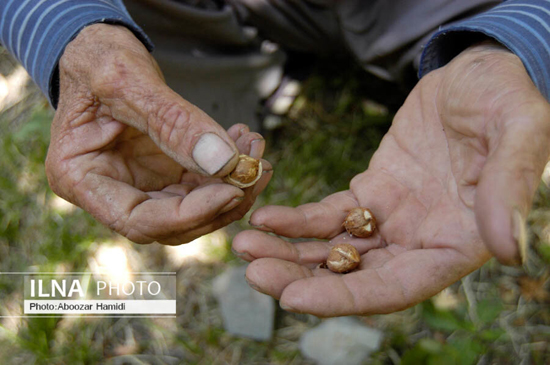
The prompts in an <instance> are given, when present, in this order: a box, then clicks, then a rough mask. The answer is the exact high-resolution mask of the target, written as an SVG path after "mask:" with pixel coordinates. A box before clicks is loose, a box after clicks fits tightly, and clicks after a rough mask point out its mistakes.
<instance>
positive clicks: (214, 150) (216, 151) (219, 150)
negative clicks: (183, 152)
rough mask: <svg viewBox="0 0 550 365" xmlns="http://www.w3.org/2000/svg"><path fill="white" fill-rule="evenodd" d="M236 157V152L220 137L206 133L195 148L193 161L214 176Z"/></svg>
mask: <svg viewBox="0 0 550 365" xmlns="http://www.w3.org/2000/svg"><path fill="white" fill-rule="evenodd" d="M233 156H235V151H233V150H232V149H231V147H230V146H229V145H228V144H227V143H226V142H225V141H224V140H223V139H221V138H220V137H219V136H218V135H216V134H214V133H205V134H203V135H202V136H201V138H200V139H199V141H198V142H197V144H195V147H194V148H193V160H195V162H196V163H197V165H199V166H200V168H201V169H203V170H204V171H205V172H206V173H207V174H209V175H214V174H215V173H217V172H218V171H220V170H221V169H222V168H223V167H224V166H225V165H227V163H228V162H229V161H231V159H232V158H233Z"/></svg>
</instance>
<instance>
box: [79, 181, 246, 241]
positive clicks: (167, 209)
mask: <svg viewBox="0 0 550 365" xmlns="http://www.w3.org/2000/svg"><path fill="white" fill-rule="evenodd" d="M182 189H183V190H185V188H182ZM170 190H171V192H174V191H176V189H170ZM75 196H76V200H77V201H76V203H77V204H78V205H79V206H81V207H82V208H83V209H85V210H87V211H88V212H90V213H91V214H92V215H93V216H94V217H96V218H97V219H98V220H99V221H101V222H102V223H103V224H105V225H107V226H109V227H110V228H111V229H113V230H115V231H116V232H118V233H120V234H122V235H124V236H126V237H127V238H128V239H130V240H132V241H134V242H136V243H150V242H153V241H158V240H163V239H167V238H168V237H172V236H177V235H179V234H181V233H182V232H187V231H190V230H192V229H194V228H196V227H200V226H202V225H205V224H207V223H208V222H211V221H212V220H213V219H214V218H215V217H216V216H217V215H218V214H219V212H220V211H222V210H223V209H224V208H225V207H226V206H227V205H230V206H231V205H233V206H234V205H238V204H240V199H242V198H243V196H244V193H243V191H242V190H240V189H238V188H236V187H234V186H231V185H228V184H221V183H220V184H212V185H207V186H204V187H201V188H198V189H194V190H192V191H191V192H189V193H188V194H186V195H185V196H182V195H178V194H174V196H171V197H165V196H163V197H161V198H160V199H154V198H151V196H150V195H149V194H147V193H144V192H142V191H140V190H138V189H135V188H133V187H131V186H130V185H127V184H125V183H123V182H120V181H116V180H114V179H112V178H110V177H106V176H102V175H96V174H92V173H89V174H88V175H86V177H85V178H84V180H83V181H82V182H81V183H80V184H78V185H77V186H76V187H75Z"/></svg>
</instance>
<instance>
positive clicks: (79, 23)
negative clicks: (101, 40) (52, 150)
mask: <svg viewBox="0 0 550 365" xmlns="http://www.w3.org/2000/svg"><path fill="white" fill-rule="evenodd" d="M0 10H3V11H2V14H1V15H2V17H1V18H0V19H1V20H0V40H1V42H2V44H3V45H4V46H5V47H6V48H7V49H8V50H9V51H10V53H12V54H13V55H14V56H15V57H16V58H17V59H18V60H19V62H20V63H21V64H22V65H23V67H24V68H25V69H26V70H27V72H28V73H29V74H30V75H31V77H32V78H33V80H34V81H35V82H36V83H37V84H38V86H39V87H40V89H41V90H42V92H43V93H44V94H45V95H46V96H47V97H48V99H49V101H50V103H51V104H52V106H53V107H54V108H55V107H57V102H58V98H59V70H58V63H59V59H60V58H61V56H62V55H63V52H64V50H65V47H66V46H67V44H68V43H69V42H70V41H72V40H73V39H74V38H75V37H76V36H77V34H78V33H79V32H80V31H81V30H82V29H83V28H84V27H86V26H88V25H91V24H96V23H107V24H117V25H123V26H125V27H127V28H128V29H130V30H131V31H132V32H133V33H134V34H135V35H136V37H137V38H138V39H140V40H141V41H142V42H143V44H144V45H145V47H147V49H148V50H149V51H151V50H152V48H153V45H152V43H151V41H150V40H149V38H148V37H147V35H146V34H145V33H144V32H143V31H142V30H141V28H139V27H138V26H137V25H136V24H135V23H134V21H133V20H132V18H131V17H130V15H129V14H128V13H127V11H126V9H125V8H124V6H123V5H122V3H121V2H119V1H118V0H115V1H114V2H113V1H112V0H111V1H109V0H107V1H98V0H68V1H64V2H60V1H58V0H46V1H37V0H31V1H26V2H23V3H20V2H19V1H18V0H15V1H8V2H7V4H4V6H0Z"/></svg>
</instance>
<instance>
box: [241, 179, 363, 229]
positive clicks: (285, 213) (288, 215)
mask: <svg viewBox="0 0 550 365" xmlns="http://www.w3.org/2000/svg"><path fill="white" fill-rule="evenodd" d="M357 206H359V203H358V202H357V200H356V199H355V197H354V195H353V194H352V193H351V192H350V191H349V190H346V191H341V192H339V193H335V194H332V195H329V196H328V197H326V198H325V199H323V200H321V201H320V202H319V203H309V204H304V205H300V206H299V207H296V208H291V207H285V206H276V205H270V206H266V207H263V208H260V209H258V210H256V211H255V212H254V213H252V216H251V217H250V224H251V225H252V226H254V227H255V228H258V229H260V230H263V231H268V232H276V233H277V234H280V235H283V236H286V237H307V238H332V237H334V236H336V235H337V234H338V233H340V232H342V230H343V228H342V222H343V221H344V219H345V217H346V215H347V213H348V212H349V211H350V210H351V209H353V208H355V207H357Z"/></svg>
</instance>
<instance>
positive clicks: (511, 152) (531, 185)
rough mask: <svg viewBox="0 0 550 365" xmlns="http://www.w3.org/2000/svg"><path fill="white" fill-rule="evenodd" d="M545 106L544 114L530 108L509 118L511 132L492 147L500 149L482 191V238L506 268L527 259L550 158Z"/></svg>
mask: <svg viewBox="0 0 550 365" xmlns="http://www.w3.org/2000/svg"><path fill="white" fill-rule="evenodd" d="M543 103H544V104H543V105H544V106H545V107H544V108H542V109H541V108H540V107H537V106H536V105H535V106H533V105H528V106H527V108H521V110H518V112H519V114H512V115H509V116H506V118H507V119H508V121H507V123H503V124H504V125H505V126H506V127H505V128H506V129H505V130H504V131H503V132H502V135H501V136H500V138H498V140H497V138H495V141H490V143H494V144H496V147H495V148H494V150H493V151H492V152H490V154H489V156H488V158H487V161H486V163H485V166H484V167H483V170H482V173H481V176H480V180H479V183H478V187H477V191H476V203H475V214H476V221H477V225H478V227H479V230H480V234H481V237H482V238H483V240H484V242H485V244H486V245H487V248H488V249H489V250H490V251H491V252H492V253H493V254H494V255H495V256H496V258H497V259H498V260H499V261H500V262H501V263H503V264H508V265H510V264H519V263H521V262H522V260H524V259H525V251H526V248H527V242H526V240H527V239H526V234H525V231H526V227H525V219H526V216H527V213H528V212H529V210H530V208H531V204H532V201H533V196H534V194H535V191H536V189H537V187H538V184H539V183H540V176H541V175H542V172H543V170H544V166H545V165H546V162H547V160H548V156H549V154H550V150H549V148H550V147H549V144H548V141H549V140H550V127H549V125H548V118H549V117H550V110H549V109H550V108H548V107H547V105H546V102H545V101H543ZM539 104H540V103H539ZM537 105H538V104H537ZM492 147H493V146H491V145H490V146H489V150H490V151H491V149H492Z"/></svg>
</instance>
